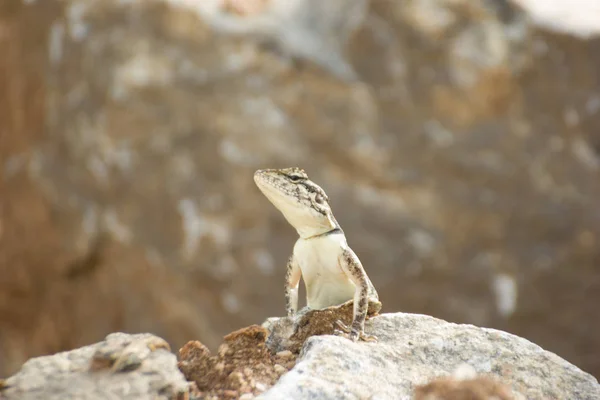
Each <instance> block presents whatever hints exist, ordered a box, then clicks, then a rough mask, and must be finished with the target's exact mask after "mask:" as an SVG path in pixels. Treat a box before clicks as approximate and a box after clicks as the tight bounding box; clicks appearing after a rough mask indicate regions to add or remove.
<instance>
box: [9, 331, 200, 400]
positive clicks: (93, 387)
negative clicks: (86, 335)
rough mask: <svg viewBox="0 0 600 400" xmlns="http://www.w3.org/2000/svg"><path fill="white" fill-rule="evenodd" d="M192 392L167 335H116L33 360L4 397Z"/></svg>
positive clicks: (81, 399) (178, 399)
mask: <svg viewBox="0 0 600 400" xmlns="http://www.w3.org/2000/svg"><path fill="white" fill-rule="evenodd" d="M189 392H190V385H189V383H188V382H187V381H186V380H185V378H184V377H183V375H182V373H181V372H180V371H179V370H178V369H177V360H176V358H175V355H174V354H172V353H171V352H170V348H169V345H168V344H167V343H166V342H165V341H164V340H163V339H161V338H159V337H157V336H153V335H149V334H138V335H127V334H123V333H113V334H110V335H108V336H107V337H106V339H105V340H104V341H103V342H100V343H97V344H94V345H91V346H86V347H82V348H80V349H76V350H72V351H68V352H64V353H59V354H55V355H53V356H45V357H38V358H33V359H31V360H29V361H27V362H26V363H25V364H24V365H23V367H22V368H21V370H20V371H19V372H18V373H17V374H16V375H14V376H12V377H10V378H8V379H7V380H6V381H5V382H4V388H2V387H0V398H2V399H6V400H12V399H15V400H17V399H18V400H29V399H31V400H33V399H48V400H54V399H56V400H58V399H78V400H85V399H90V400H91V399H136V400H137V399H140V400H141V399H149V400H150V399H151V400H157V399H165V400H183V399H187V398H189Z"/></svg>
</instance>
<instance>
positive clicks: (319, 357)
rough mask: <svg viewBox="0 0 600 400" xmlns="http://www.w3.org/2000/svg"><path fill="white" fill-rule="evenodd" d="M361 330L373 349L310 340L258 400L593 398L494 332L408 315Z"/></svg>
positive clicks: (563, 370)
mask: <svg viewBox="0 0 600 400" xmlns="http://www.w3.org/2000/svg"><path fill="white" fill-rule="evenodd" d="M366 329H367V331H368V332H369V333H373V334H375V335H376V336H377V337H378V338H379V341H378V343H364V342H363V343H354V342H350V341H349V340H347V339H344V338H341V337H336V336H313V337H310V338H309V339H308V341H307V342H306V343H305V344H304V347H303V348H302V352H301V353H300V356H299V357H298V359H297V360H296V365H295V366H294V368H293V369H292V370H291V371H290V372H289V373H287V374H285V375H284V376H283V377H282V378H281V379H280V380H279V382H277V384H276V385H275V386H274V387H273V388H271V389H270V390H268V391H267V392H265V393H264V394H263V395H261V396H259V397H258V398H260V399H265V400H268V399H306V398H314V399H356V398H360V399H363V398H371V399H411V398H413V395H414V396H416V398H418V399H489V398H492V397H487V394H489V395H495V396H496V397H497V398H498V399H523V400H524V399H529V400H535V399H539V400H542V399H544V400H549V399H556V400H558V399H587V400H597V399H600V384H598V381H597V380H596V379H595V378H593V377H592V376H591V375H589V374H587V373H585V372H583V371H581V370H580V369H579V368H577V367H575V366H574V365H572V364H570V363H568V362H567V361H565V360H563V359H561V358H560V357H557V356H556V355H555V354H553V353H550V352H548V351H545V350H543V349H542V348H540V347H539V346H537V345H535V344H533V343H531V342H529V341H527V340H525V339H522V338H519V337H517V336H514V335H511V334H508V333H505V332H502V331H498V330H493V329H485V328H478V327H475V326H472V325H457V324H451V323H448V322H445V321H442V320H439V319H436V318H432V317H429V316H424V315H416V314H383V315H379V316H376V317H374V318H372V319H369V320H368V322H367V324H366ZM464 371H466V372H464ZM453 375H454V376H453ZM474 376H476V377H474ZM431 380H433V382H429V381H431ZM415 389H416V391H415ZM486 393H487V394H486ZM433 394H436V395H437V396H438V397H427V396H428V395H432V396H433ZM467 395H472V396H471V397H468V396H467ZM473 396H479V397H473Z"/></svg>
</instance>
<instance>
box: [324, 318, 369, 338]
mask: <svg viewBox="0 0 600 400" xmlns="http://www.w3.org/2000/svg"><path fill="white" fill-rule="evenodd" d="M335 325H337V327H338V328H339V329H335V330H334V331H333V334H334V335H336V336H343V337H345V338H347V339H350V340H352V341H353V342H356V341H358V340H361V341H363V342H377V337H376V336H373V335H367V334H366V333H365V332H361V331H359V330H357V329H353V328H348V327H347V326H346V325H345V324H344V323H343V322H342V321H340V320H337V321H335Z"/></svg>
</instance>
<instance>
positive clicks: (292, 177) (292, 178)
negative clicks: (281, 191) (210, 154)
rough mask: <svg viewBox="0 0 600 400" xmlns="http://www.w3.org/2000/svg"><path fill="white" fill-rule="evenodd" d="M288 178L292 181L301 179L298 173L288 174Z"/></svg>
mask: <svg viewBox="0 0 600 400" xmlns="http://www.w3.org/2000/svg"><path fill="white" fill-rule="evenodd" d="M290 179H291V180H292V182H298V181H299V180H301V179H302V177H301V176H298V175H290Z"/></svg>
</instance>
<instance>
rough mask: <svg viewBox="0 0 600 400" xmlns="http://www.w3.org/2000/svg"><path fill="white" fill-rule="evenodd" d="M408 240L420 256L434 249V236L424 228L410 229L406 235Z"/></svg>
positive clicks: (428, 253) (429, 253)
mask: <svg viewBox="0 0 600 400" xmlns="http://www.w3.org/2000/svg"><path fill="white" fill-rule="evenodd" d="M408 242H409V243H410V244H411V246H412V247H413V248H414V249H415V250H416V251H417V253H418V254H419V256H421V257H426V256H429V255H431V253H432V252H433V250H434V249H435V238H434V237H433V235H431V234H430V233H429V232H426V231H424V230H413V231H411V232H410V234H409V235H408Z"/></svg>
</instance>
